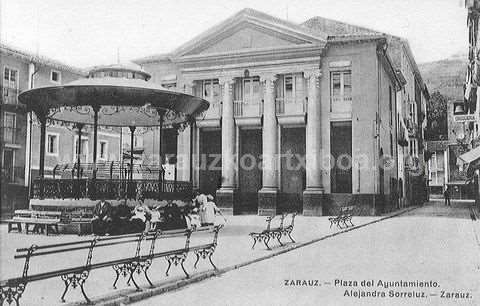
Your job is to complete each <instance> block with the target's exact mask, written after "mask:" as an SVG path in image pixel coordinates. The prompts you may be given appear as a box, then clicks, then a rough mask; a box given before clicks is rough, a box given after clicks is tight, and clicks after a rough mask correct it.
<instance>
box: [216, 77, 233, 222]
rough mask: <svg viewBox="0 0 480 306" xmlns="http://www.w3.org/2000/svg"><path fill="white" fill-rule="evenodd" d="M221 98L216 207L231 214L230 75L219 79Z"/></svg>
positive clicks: (231, 136) (231, 116)
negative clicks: (220, 133) (220, 176)
mask: <svg viewBox="0 0 480 306" xmlns="http://www.w3.org/2000/svg"><path fill="white" fill-rule="evenodd" d="M219 84H220V85H221V86H223V99H222V104H223V105H222V185H221V187H220V189H219V190H217V202H218V207H219V208H220V209H221V210H222V212H225V213H227V214H233V212H234V206H235V187H236V186H235V121H234V118H233V84H234V80H233V78H231V77H225V78H220V79H219Z"/></svg>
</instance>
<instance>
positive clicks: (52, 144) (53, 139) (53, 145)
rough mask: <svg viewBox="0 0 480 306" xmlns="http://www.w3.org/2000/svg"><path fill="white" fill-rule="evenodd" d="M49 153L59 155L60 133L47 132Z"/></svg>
mask: <svg viewBox="0 0 480 306" xmlns="http://www.w3.org/2000/svg"><path fill="white" fill-rule="evenodd" d="M47 153H48V154H51V155H58V135H55V134H47Z"/></svg>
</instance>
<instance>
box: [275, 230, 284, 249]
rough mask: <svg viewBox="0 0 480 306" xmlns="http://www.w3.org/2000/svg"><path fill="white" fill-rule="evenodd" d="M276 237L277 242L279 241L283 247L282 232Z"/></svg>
mask: <svg viewBox="0 0 480 306" xmlns="http://www.w3.org/2000/svg"><path fill="white" fill-rule="evenodd" d="M276 236H277V241H278V243H280V245H281V246H283V243H282V241H280V238H282V233H281V232H278V234H277V235H276Z"/></svg>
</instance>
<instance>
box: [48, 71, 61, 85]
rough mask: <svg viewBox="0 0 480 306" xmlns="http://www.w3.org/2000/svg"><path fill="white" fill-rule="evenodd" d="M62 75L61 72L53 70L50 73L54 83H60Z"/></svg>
mask: <svg viewBox="0 0 480 306" xmlns="http://www.w3.org/2000/svg"><path fill="white" fill-rule="evenodd" d="M60 78H61V74H60V71H56V70H52V71H51V73H50V81H52V82H54V83H60Z"/></svg>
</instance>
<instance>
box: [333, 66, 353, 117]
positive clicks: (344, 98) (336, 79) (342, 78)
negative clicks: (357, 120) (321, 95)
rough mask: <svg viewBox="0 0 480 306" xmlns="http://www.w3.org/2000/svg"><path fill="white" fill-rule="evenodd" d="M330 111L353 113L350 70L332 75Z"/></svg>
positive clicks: (335, 72)
mask: <svg viewBox="0 0 480 306" xmlns="http://www.w3.org/2000/svg"><path fill="white" fill-rule="evenodd" d="M330 100H331V104H330V111H332V112H340V113H342V112H343V113H344V112H351V111H352V72H351V71H350V70H345V71H334V72H331V73H330Z"/></svg>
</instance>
